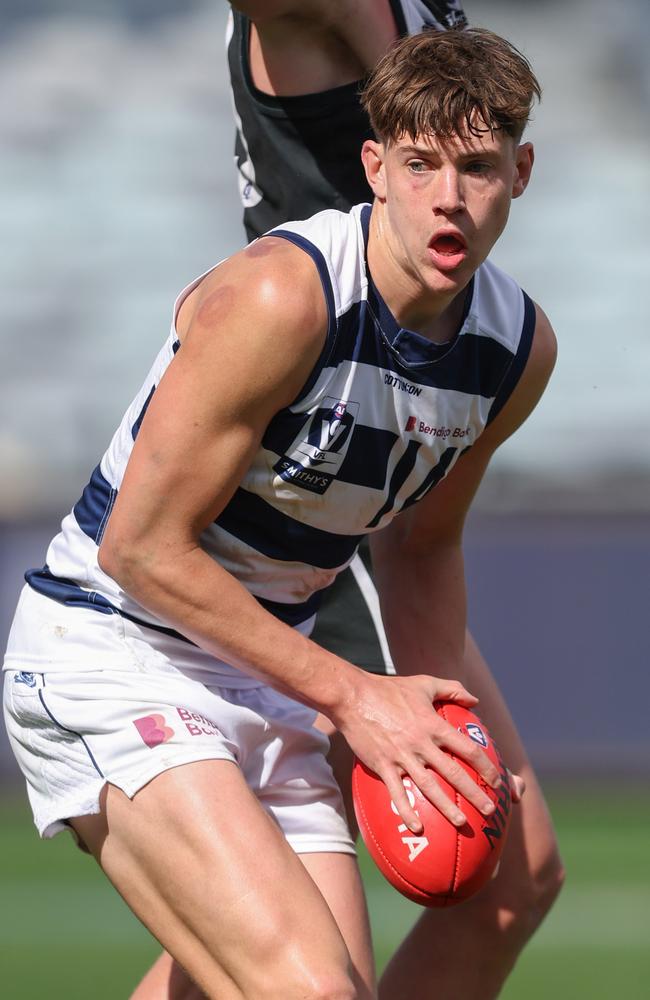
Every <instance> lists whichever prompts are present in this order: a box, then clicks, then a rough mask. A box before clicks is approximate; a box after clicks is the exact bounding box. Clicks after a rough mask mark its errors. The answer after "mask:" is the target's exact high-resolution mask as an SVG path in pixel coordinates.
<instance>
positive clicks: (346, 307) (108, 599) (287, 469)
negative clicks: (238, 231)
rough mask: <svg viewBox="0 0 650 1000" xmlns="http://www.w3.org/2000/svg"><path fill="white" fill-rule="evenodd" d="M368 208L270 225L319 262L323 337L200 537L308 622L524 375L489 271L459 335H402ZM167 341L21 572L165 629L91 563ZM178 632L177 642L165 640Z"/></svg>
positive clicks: (525, 309)
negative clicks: (376, 255) (387, 297)
mask: <svg viewBox="0 0 650 1000" xmlns="http://www.w3.org/2000/svg"><path fill="white" fill-rule="evenodd" d="M369 218H370V206H368V205H358V206H356V207H355V208H353V209H352V211H351V212H350V213H347V214H344V213H340V212H336V211H327V212H321V213H320V214H318V215H316V216H314V217H313V218H312V219H309V220H307V221H306V222H299V223H289V224H287V225H285V226H283V227H281V228H280V229H277V230H275V231H274V235H276V236H281V237H283V238H285V239H287V240H289V241H291V242H293V243H295V244H296V245H297V246H299V247H301V248H302V249H303V250H304V251H305V252H306V253H308V254H309V255H310V256H311V257H312V259H313V260H314V262H315V264H316V266H317V268H318V272H319V274H320V278H321V281H322V286H323V291H324V294H325V297H326V300H327V306H328V311H329V328H328V333H327V340H326V344H325V347H324V349H323V351H322V354H321V356H320V358H319V360H318V363H317V365H316V367H315V369H314V371H313V372H312V375H311V377H310V379H309V380H308V382H307V384H306V385H305V386H304V387H303V389H302V391H301V393H300V396H299V397H298V398H297V399H296V400H295V402H294V403H293V404H292V405H291V406H289V407H287V408H286V409H284V410H282V411H281V412H280V413H278V414H277V415H276V416H275V417H274V418H273V420H272V421H271V422H270V424H269V425H268V427H267V429H266V432H265V434H264V436H263V439H262V442H261V445H260V448H259V450H258V451H257V454H256V455H255V458H254V460H253V462H252V463H251V465H250V468H249V469H248V471H247V472H246V474H245V476H244V478H243V479H242V481H241V483H240V485H239V488H238V489H237V491H236V492H235V494H234V496H233V498H232V499H231V501H230V502H229V503H228V505H227V506H226V508H225V509H224V510H223V512H222V513H221V514H220V515H219V517H218V518H217V519H216V521H215V522H214V523H213V524H211V525H210V526H209V527H208V528H207V529H206V530H205V531H204V532H203V535H202V537H201V544H202V546H203V548H204V549H205V551H206V552H207V553H208V554H209V555H210V556H211V557H212V558H213V559H215V560H216V561H217V562H219V563H220V564H221V565H222V566H223V567H225V569H227V570H228V571H229V572H231V573H232V574H233V575H234V576H235V577H237V579H238V580H240V581H241V583H242V584H243V585H244V586H245V587H246V588H247V589H248V590H249V591H250V593H252V594H253V595H254V596H255V597H256V598H257V599H258V600H259V601H260V603H261V604H262V605H263V606H264V607H266V608H267V609H268V610H269V611H270V612H272V613H273V614H274V615H276V616H277V617H278V618H280V619H282V620H283V621H285V622H287V623H288V624H291V625H299V624H301V625H303V626H305V625H307V626H308V623H309V622H310V620H311V619H312V618H313V616H314V614H315V612H316V610H317V608H318V605H319V603H320V599H321V597H322V593H323V591H324V590H325V589H326V588H327V587H328V586H329V585H330V584H331V583H332V581H333V580H334V578H335V577H336V575H337V573H338V572H339V571H340V570H341V569H343V568H344V567H346V566H347V565H348V564H349V562H350V560H351V559H352V557H353V555H354V553H355V552H356V550H357V547H358V545H359V542H360V541H361V539H362V538H363V536H364V535H366V534H367V533H369V532H373V531H377V530H379V529H381V528H383V527H384V526H385V525H387V524H388V523H389V522H390V521H391V520H392V518H393V517H395V516H396V515H398V514H399V513H400V511H402V510H405V509H406V508H408V507H409V506H410V505H411V504H413V503H416V502H417V501H418V500H420V499H422V497H424V496H425V495H426V494H427V493H428V492H429V490H431V489H433V488H434V487H435V486H436V484H437V483H438V482H440V480H441V479H442V478H443V477H444V476H445V475H447V474H448V473H449V472H450V470H451V469H453V467H454V465H455V463H456V462H457V461H458V459H459V457H460V456H461V455H462V453H463V452H464V451H465V450H466V449H467V448H470V447H471V446H472V445H473V444H474V442H475V441H476V439H477V438H478V436H479V435H480V434H481V432H482V431H483V429H484V428H485V427H486V425H487V424H488V423H489V422H490V420H492V419H493V417H494V416H495V415H496V413H497V412H498V410H499V409H500V408H501V407H502V406H503V404H504V403H505V401H506V400H507V398H508V396H509V395H510V393H511V392H512V390H513V388H514V386H515V385H516V383H517V381H518V379H519V376H520V375H521V372H522V371H523V368H524V366H525V363H526V360H527V357H528V353H529V350H530V345H531V342H532V336H533V332H534V326H535V313H534V306H533V304H532V302H531V301H530V299H529V298H528V297H527V296H526V294H525V293H524V292H522V290H521V289H520V288H519V287H518V286H517V285H516V283H515V282H514V281H513V280H512V279H511V278H510V277H508V276H507V275H506V274H504V273H503V272H502V271H501V270H500V269H499V268H497V267H496V266H495V265H493V264H491V263H489V262H486V263H484V264H483V265H481V267H480V268H479V269H478V271H477V272H476V274H475V276H474V278H473V281H472V286H471V288H470V289H469V294H468V304H467V307H466V315H465V317H464V320H463V323H462V328H461V330H460V332H459V334H458V335H457V336H456V337H455V338H454V340H453V341H451V342H450V343H448V344H444V345H437V344H433V343H432V342H431V341H429V340H428V339H426V338H424V337H423V336H421V335H419V334H417V333H414V332H412V331H409V330H405V329H401V328H400V327H399V326H398V324H397V323H396V321H395V319H394V318H393V316H392V315H391V313H390V312H389V310H388V308H387V307H386V305H385V303H384V302H383V301H382V299H381V297H380V295H379V294H378V292H377V290H376V289H375V287H374V285H373V283H372V279H371V277H370V275H369V274H368V271H367V267H366V253H365V246H366V242H367V233H368V224H369ZM200 280H201V279H197V281H195V282H194V283H193V284H192V285H190V286H188V288H186V289H185V290H184V291H183V292H182V293H181V295H180V296H179V298H178V299H177V302H176V305H175V308H174V321H173V323H172V330H171V334H170V336H169V338H168V339H167V341H166V343H165V344H164V346H163V348H162V350H161V351H160V353H159V355H158V357H157V358H156V361H155V362H154V365H153V367H152V369H151V371H150V372H149V375H148V376H147V379H146V381H145V383H144V385H143V386H142V389H141V390H140V392H139V394H138V395H137V396H136V398H135V400H134V401H133V403H132V404H131V406H130V407H129V409H128V410H127V412H126V414H125V416H124V418H123V420H122V422H121V424H120V426H119V427H118V429H117V431H116V433H115V435H114V437H113V439H112V441H111V444H110V446H109V448H108V450H107V451H106V453H105V454H104V456H103V458H102V460H101V462H100V463H99V465H98V466H97V468H96V469H95V470H94V472H93V474H92V476H91V478H90V482H89V483H88V485H87V486H86V488H85V489H84V491H83V494H82V496H81V498H80V500H79V501H78V503H77V504H76V505H75V506H74V508H73V510H72V512H71V513H70V514H69V515H68V516H67V517H66V518H65V519H64V521H63V524H62V529H61V531H60V533H59V534H58V535H57V536H56V537H55V538H54V540H53V541H52V543H51V545H50V547H49V550H48V553H47V563H46V566H45V567H43V568H42V569H40V570H30V571H29V572H28V573H27V574H26V579H27V581H28V583H29V584H30V586H31V587H33V588H34V589H35V590H36V591H38V592H40V593H41V594H44V595H47V596H48V597H51V598H53V599H54V600H57V601H60V602H63V603H65V604H67V605H69V606H82V607H86V608H94V609H96V610H97V611H98V612H103V613H105V614H106V613H108V614H110V613H119V614H122V615H124V616H125V617H127V618H129V619H132V620H135V621H137V622H140V623H141V624H144V625H149V626H151V627H152V629H154V630H155V629H158V630H161V631H163V632H165V633H169V632H170V631H171V630H169V628H168V626H167V624H166V623H165V622H164V621H160V620H158V619H156V618H155V617H152V615H151V614H150V613H149V612H148V611H146V610H145V609H144V608H142V607H141V606H140V605H139V604H138V603H137V602H135V601H134V600H133V599H132V598H131V597H129V595H128V594H126V593H125V592H124V591H123V590H121V589H120V587H119V586H118V584H117V583H116V582H115V581H114V580H113V579H111V578H110V577H108V576H107V575H106V574H105V573H103V571H102V570H101V569H100V567H99V565H98V562H97V552H98V548H99V545H100V543H101V540H102V535H103V533H104V530H105V528H106V524H107V523H108V520H109V518H110V515H111V511H112V508H113V504H114V502H115V498H116V496H117V494H118V491H119V489H120V486H121V483H122V477H123V474H124V470H125V468H126V464H127V462H128V459H129V455H130V453H131V449H132V447H133V442H134V441H135V438H136V436H137V433H138V430H139V428H140V425H141V423H142V419H143V417H144V415H145V412H146V409H147V406H148V404H149V402H150V400H151V398H152V396H153V394H154V392H155V389H156V386H157V385H158V383H159V381H160V379H161V377H162V375H163V373H164V371H165V369H166V368H167V366H168V365H169V364H172V363H173V359H174V356H175V353H176V351H177V350H179V348H180V349H181V350H182V347H180V344H179V341H178V336H177V333H176V326H175V319H176V315H177V313H178V309H179V307H180V304H181V302H182V301H183V300H184V298H185V297H186V296H187V295H188V294H189V292H190V291H191V290H192V289H193V288H194V287H196V285H197V284H198V282H199V281H200ZM174 634H176V633H174Z"/></svg>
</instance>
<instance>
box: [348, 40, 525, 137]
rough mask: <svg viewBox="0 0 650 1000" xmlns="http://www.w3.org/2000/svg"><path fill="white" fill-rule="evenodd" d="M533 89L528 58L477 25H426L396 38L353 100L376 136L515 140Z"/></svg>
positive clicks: (521, 131)
mask: <svg viewBox="0 0 650 1000" xmlns="http://www.w3.org/2000/svg"><path fill="white" fill-rule="evenodd" d="M535 98H537V99H538V100H539V99H540V98H541V87H540V85H539V82H538V81H537V78H536V76H535V74H534V73H533V71H532V69H531V67H530V63H529V62H528V60H527V59H526V57H525V56H524V55H522V53H521V52H519V50H518V49H516V48H515V47H514V45H512V44H511V43H510V42H508V41H506V39H505V38H502V37H501V36H500V35H496V34H495V33H494V32H493V31H488V30H487V29H485V28H458V29H451V30H449V31H438V30H436V29H426V30H425V31H423V32H421V33H420V34H418V35H412V36H410V37H409V38H404V39H402V40H401V41H399V42H397V44H396V45H394V46H393V47H392V48H391V49H389V51H388V52H387V53H386V55H385V56H384V57H383V58H382V59H381V60H380V62H379V63H378V64H377V66H376V67H375V69H374V71H373V72H372V74H371V76H370V77H369V79H368V81H367V83H366V85H365V86H364V88H363V91H362V93H361V101H362V103H363V106H364V107H365V109H366V111H367V112H368V115H369V117H370V122H371V124H372V127H373V129H374V131H375V134H376V135H377V137H378V138H379V139H380V140H382V141H389V142H390V141H392V142H395V141H397V140H398V139H400V138H402V137H403V136H404V135H407V134H408V135H409V136H410V137H411V138H412V139H413V140H415V139H416V137H417V136H421V135H425V134H433V135H436V136H439V137H441V138H449V137H450V136H452V135H457V134H459V133H465V134H467V133H471V134H473V135H480V134H481V133H483V132H485V131H490V132H494V131H497V130H499V129H500V130H503V131H504V132H505V133H506V134H507V135H510V136H512V137H513V138H515V139H516V140H517V141H519V139H520V138H521V136H522V133H523V131H524V129H525V127H526V125H527V124H528V121H529V119H530V112H531V108H532V105H533V101H534V100H535Z"/></svg>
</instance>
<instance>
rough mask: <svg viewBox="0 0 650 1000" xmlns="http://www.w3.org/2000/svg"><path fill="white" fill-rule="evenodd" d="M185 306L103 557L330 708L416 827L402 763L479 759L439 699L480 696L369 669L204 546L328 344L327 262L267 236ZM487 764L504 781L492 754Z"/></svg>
mask: <svg viewBox="0 0 650 1000" xmlns="http://www.w3.org/2000/svg"><path fill="white" fill-rule="evenodd" d="M187 308H188V310H190V312H191V314H190V315H189V316H188V315H187V310H186V309H182V310H181V314H180V316H179V333H180V335H181V338H182V346H181V349H180V350H179V351H178V353H177V354H176V356H175V358H174V360H173V361H172V362H171V364H170V365H169V367H168V369H167V371H166V372H165V375H164V377H163V378H162V380H161V382H160V384H159V386H158V388H157V389H156V392H155V393H154V395H153V397H152V401H151V403H150V405H149V408H148V410H147V413H146V415H145V418H144V420H143V422H142V425H141V428H140V431H139V434H138V437H137V439H136V442H135V445H134V448H133V452H132V455H131V458H130V460H129V463H128V466H127V469H126V473H125V476H124V480H123V483H122V485H121V487H120V491H119V495H118V498H117V501H116V503H115V507H114V509H113V512H112V515H111V518H110V521H109V524H108V527H107V530H106V533H105V535H104V539H103V542H102V545H101V548H100V554H99V559H100V564H101V566H102V569H104V570H105V572H107V573H108V574H109V575H110V576H112V577H113V578H114V579H115V580H116V581H117V582H118V583H119V585H120V586H121V587H122V588H123V589H124V590H125V591H127V592H128V593H129V594H131V595H132V596H133V597H134V598H135V599H136V600H137V601H138V602H139V603H140V604H141V605H142V606H143V607H145V608H148V609H149V610H150V611H151V612H153V613H154V614H155V615H156V616H158V617H160V618H162V619H163V620H164V621H166V622H168V623H169V624H171V625H172V626H174V627H175V628H176V629H178V631H180V632H181V633H182V634H183V635H186V636H187V637H188V638H190V639H192V640H193V641H194V642H196V643H197V644H198V645H199V646H201V647H202V648H203V649H205V650H207V651H208V652H209V653H211V654H213V655H214V656H216V657H218V658H220V659H223V660H225V661H226V662H228V663H230V664H232V665H233V666H236V667H239V668H240V669H242V670H244V671H246V672H248V673H250V674H253V675H254V676H256V677H258V678H260V679H261V680H263V681H264V682H265V683H267V684H269V685H271V686H272V687H274V688H276V689H277V690H279V691H282V692H284V693H287V694H289V695H290V696H292V697H294V698H296V699H297V700H299V701H302V702H303V703H305V704H307V705H310V706H311V707H313V708H315V709H317V710H318V711H320V712H322V713H323V714H324V715H326V716H328V717H329V718H330V719H331V720H332V722H333V723H334V725H336V726H337V728H339V729H340V730H341V732H342V733H343V734H344V735H345V737H346V739H347V740H348V742H349V744H350V746H351V747H352V749H353V750H354V751H355V752H356V753H358V755H359V756H360V757H361V759H362V760H364V761H365V762H366V764H368V766H369V767H371V768H372V769H373V770H375V771H376V772H377V773H378V774H380V775H381V777H382V778H383V779H384V781H385V782H386V784H387V786H388V788H389V789H390V791H391V794H392V796H393V798H394V801H395V802H396V804H397V806H398V808H399V809H400V813H401V815H402V817H403V818H404V820H405V822H406V823H407V824H409V825H411V826H412V828H413V829H416V830H417V829H419V820H418V819H417V816H416V814H415V813H414V812H413V810H412V808H411V807H410V806H409V804H408V800H407V799H406V796H405V793H404V789H403V786H402V783H401V780H400V774H401V773H403V771H410V761H411V760H412V759H413V758H414V757H416V756H417V758H418V759H421V760H423V761H425V762H426V763H428V764H429V765H430V766H431V767H433V768H434V769H439V768H440V766H444V765H445V763H446V755H445V754H444V753H443V752H442V751H441V750H440V749H439V745H440V744H441V743H442V742H443V741H444V744H445V745H446V746H449V745H450V741H451V743H453V744H455V745H456V750H457V752H458V753H459V754H460V755H461V756H464V757H470V758H471V757H472V755H473V756H474V757H476V752H475V751H476V749H477V748H474V747H473V746H472V747H470V748H468V747H466V746H465V745H464V741H463V740H462V739H461V738H460V737H459V736H458V734H456V733H455V732H454V731H453V729H452V727H449V726H447V724H446V723H444V724H443V723H442V720H440V719H439V717H438V716H437V715H436V713H435V712H434V711H433V710H432V702H433V700H434V699H435V698H436V697H444V698H452V699H456V700H458V701H460V702H462V703H464V704H469V705H471V704H474V703H475V699H473V698H472V697H471V696H469V695H468V694H467V692H465V691H464V689H463V688H462V687H461V685H460V684H458V683H457V682H455V681H445V682H439V681H437V680H436V679H435V678H432V677H431V676H428V677H411V678H383V677H373V676H372V675H370V674H366V673H364V672H363V671H362V670H360V669H358V668H357V667H355V666H353V665H352V664H350V663H348V662H347V661H345V660H343V659H341V658H340V657H337V656H334V655H333V654H331V653H329V652H327V651H325V650H324V649H322V648H321V647H319V646H317V645H316V644H315V643H313V642H311V641H310V640H309V639H307V638H305V637H304V636H302V635H301V634H300V633H299V632H297V631H296V630H294V629H291V628H290V627H289V626H287V625H285V624H284V623H282V622H280V621H279V620H278V619H276V618H275V617H273V616H272V615H271V614H270V613H269V612H267V611H266V610H265V609H263V608H262V607H261V605H260V604H259V603H258V602H257V601H256V600H255V599H254V598H253V597H252V596H251V595H250V594H249V593H248V592H247V590H246V589H245V588H244V587H243V586H242V585H241V584H240V583H239V581H238V580H237V579H236V578H235V577H234V576H232V575H231V574H230V573H228V572H227V571H226V570H224V569H223V568H222V567H221V566H220V565H219V564H218V563H217V562H215V561H214V560H213V559H212V558H210V557H209V556H208V555H207V553H206V552H205V551H204V550H203V549H202V547H201V544H200V537H201V533H202V532H203V530H204V529H205V528H206V527H207V526H208V525H209V524H211V523H212V522H213V521H214V519H215V518H216V517H217V516H218V515H219V513H220V512H221V511H222V510H223V508H224V506H225V505H226V503H227V502H228V501H229V499H230V498H231V496H232V495H233V493H234V491H235V489H236V488H237V486H238V485H239V483H240V482H241V479H242V477H243V475H244V473H245V471H246V469H247V468H248V466H249V465H250V462H251V460H252V458H253V456H254V454H255V452H256V450H257V448H258V446H259V443H260V441H261V438H262V435H263V433H264V430H265V428H266V427H267V425H268V423H269V421H270V420H271V418H272V417H273V415H274V414H275V413H276V412H277V411H278V410H280V409H281V408H283V407H285V406H287V405H289V403H291V401H292V400H293V399H294V398H295V397H296V395H297V394H298V392H299V390H300V388H301V387H302V385H303V384H304V382H305V381H306V379H307V376H308V374H309V373H310V371H311V370H312V368H313V365H314V363H315V362H316V359H317V358H318V355H319V353H320V351H321V349H322V346H323V342H324V336H325V330H326V324H327V312H326V305H325V302H324V297H323V293H322V289H321V286H320V280H319V278H318V277H317V273H316V269H315V267H314V265H313V263H312V262H311V260H310V258H309V257H308V256H307V255H306V254H304V253H303V252H302V251H301V250H298V249H297V248H296V247H294V246H292V245H291V244H289V243H286V242H285V241H283V240H274V239H272V238H270V239H265V240H263V241H262V242H261V243H256V244H254V245H253V246H251V247H249V248H248V249H247V250H245V251H243V252H242V253H241V254H238V255H237V256H236V257H234V258H232V259H231V260H230V261H227V262H226V263H225V264H222V265H221V266H220V267H219V268H217V269H216V270H215V271H214V272H213V273H212V275H211V276H210V277H209V278H208V279H206V280H205V281H204V282H203V283H202V284H201V286H199V289H198V290H197V293H196V294H195V295H194V297H193V299H192V302H191V303H188V304H187ZM467 742H470V741H467ZM477 762H478V765H479V767H480V769H481V772H482V773H483V776H484V777H485V778H486V780H487V781H489V782H490V783H493V784H495V783H496V782H497V781H498V775H497V773H496V769H495V768H493V766H492V765H491V764H489V762H488V761H487V758H485V760H484V761H480V760H478V761H477ZM463 782H465V783H463ZM463 782H461V781H459V782H458V788H459V791H461V793H462V794H465V795H468V797H470V798H473V799H474V801H475V804H477V805H478V806H479V808H480V807H481V805H482V804H483V800H484V799H485V796H484V794H483V792H482V791H480V789H479V788H478V787H477V786H476V785H473V783H471V782H469V779H468V778H467V776H466V775H464V779H463ZM433 784H436V783H435V782H434V783H433ZM423 791H426V789H424V788H423ZM434 794H435V795H438V794H439V792H438V788H437V785H436V788H435V789H434ZM485 801H486V802H487V799H486V800H485ZM444 805H445V808H447V809H450V807H451V803H449V800H447V802H446V803H444ZM454 810H455V806H454V807H451V811H450V813H449V815H450V818H452V820H453V819H454V817H455V819H456V821H457V822H462V820H461V818H460V817H459V816H458V815H456V813H455V812H454Z"/></svg>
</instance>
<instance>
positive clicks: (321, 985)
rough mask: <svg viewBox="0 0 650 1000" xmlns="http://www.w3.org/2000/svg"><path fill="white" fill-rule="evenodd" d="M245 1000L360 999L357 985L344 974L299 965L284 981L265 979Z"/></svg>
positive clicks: (288, 973) (290, 971)
mask: <svg viewBox="0 0 650 1000" xmlns="http://www.w3.org/2000/svg"><path fill="white" fill-rule="evenodd" d="M246 1000H358V993H357V990H356V988H355V986H354V983H353V982H352V980H351V979H350V977H349V976H348V975H347V974H346V973H345V972H344V971H342V970H341V971H337V970H336V969H325V968H323V969H314V968H311V969H310V968H305V966H304V965H302V963H296V965H295V966H294V968H293V969H291V970H288V971H287V973H286V975H285V976H284V977H283V978H282V981H281V982H279V981H277V982H271V981H269V979H268V978H267V979H266V982H265V983H264V985H263V986H261V987H260V985H257V986H256V987H254V988H253V991H252V992H251V993H250V994H249V993H247V994H246Z"/></svg>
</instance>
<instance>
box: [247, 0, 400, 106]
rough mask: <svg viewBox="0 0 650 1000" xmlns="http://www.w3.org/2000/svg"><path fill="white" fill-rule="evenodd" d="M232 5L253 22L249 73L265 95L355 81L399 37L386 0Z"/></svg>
mask: <svg viewBox="0 0 650 1000" xmlns="http://www.w3.org/2000/svg"><path fill="white" fill-rule="evenodd" d="M231 6H232V7H233V8H234V9H235V10H237V11H239V13H241V14H244V15H245V16H246V17H248V18H249V19H250V20H251V21H252V23H253V30H252V31H251V37H250V51H249V58H250V67H251V73H252V77H253V82H254V83H255V86H256V87H258V88H259V89H260V90H262V91H263V92H264V93H268V94H281V95H283V96H285V97H286V96H292V95H298V94H309V93H318V92H321V91H324V90H330V89H331V88H334V87H340V86H342V85H343V84H346V83H354V82H356V81H357V80H360V79H361V78H362V77H364V76H365V75H366V74H367V73H368V72H369V71H370V70H371V69H372V68H373V66H374V65H375V63H376V62H377V61H378V60H379V59H380V57H381V56H382V55H383V54H384V52H385V51H386V49H387V48H388V47H389V45H390V44H391V43H392V42H393V41H394V40H395V38H396V37H397V25H396V23H395V19H394V17H393V14H392V10H391V6H390V3H389V0H269V2H268V3H267V2H265V0H234V2H233V3H232V4H231Z"/></svg>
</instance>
